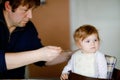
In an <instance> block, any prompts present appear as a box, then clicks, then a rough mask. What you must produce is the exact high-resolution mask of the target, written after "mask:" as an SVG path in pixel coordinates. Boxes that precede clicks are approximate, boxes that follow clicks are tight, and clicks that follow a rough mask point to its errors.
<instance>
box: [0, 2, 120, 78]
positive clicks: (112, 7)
mask: <svg viewBox="0 0 120 80" xmlns="http://www.w3.org/2000/svg"><path fill="white" fill-rule="evenodd" d="M41 1H42V2H43V4H42V5H41V6H40V7H38V8H37V9H35V10H34V11H33V18H32V21H33V23H34V24H35V26H36V28H37V30H38V33H39V37H40V39H41V40H42V43H43V44H44V45H55V46H61V47H62V48H63V49H64V50H75V49H77V47H76V45H75V43H74V40H73V33H74V31H75V29H76V28H78V27H79V26H81V25H83V24H91V25H94V26H96V28H97V29H98V31H99V33H100V38H101V47H100V51H101V52H103V53H105V54H108V55H111V56H115V57H116V58H117V63H116V68H118V69H120V49H119V48H120V41H119V40H120V31H119V30H120V0H41ZM0 2H1V0H0ZM65 65H66V62H64V63H61V64H58V65H53V66H49V67H48V66H47V67H38V66H35V65H33V64H32V65H29V66H27V69H26V71H27V72H26V78H31V79H40V78H46V80H47V79H48V80H59V77H60V74H61V72H62V69H63V67H64V66H65ZM42 80H45V79H42Z"/></svg>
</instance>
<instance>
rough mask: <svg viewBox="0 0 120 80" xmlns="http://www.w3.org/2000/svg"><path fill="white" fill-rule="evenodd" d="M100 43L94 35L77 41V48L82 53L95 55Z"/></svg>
mask: <svg viewBox="0 0 120 80" xmlns="http://www.w3.org/2000/svg"><path fill="white" fill-rule="evenodd" d="M99 43H100V41H99V40H98V38H97V35H96V34H92V35H90V36H88V37H86V38H85V39H84V40H81V39H80V40H79V45H80V46H79V47H80V49H81V50H82V52H83V53H95V52H96V51H97V50H98V49H99V45H100V44H99Z"/></svg>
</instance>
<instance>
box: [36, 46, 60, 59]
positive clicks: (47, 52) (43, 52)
mask: <svg viewBox="0 0 120 80" xmlns="http://www.w3.org/2000/svg"><path fill="white" fill-rule="evenodd" d="M38 51H39V52H40V58H41V59H40V60H43V61H52V60H54V59H55V58H56V57H57V56H59V55H60V53H61V51H62V49H61V48H60V47H56V46H46V47H43V48H40V49H38Z"/></svg>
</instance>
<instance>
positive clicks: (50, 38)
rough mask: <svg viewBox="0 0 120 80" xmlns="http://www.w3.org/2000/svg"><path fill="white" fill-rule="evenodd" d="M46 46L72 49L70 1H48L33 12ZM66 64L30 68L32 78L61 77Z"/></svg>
mask: <svg viewBox="0 0 120 80" xmlns="http://www.w3.org/2000/svg"><path fill="white" fill-rule="evenodd" d="M32 21H33V22H34V24H35V26H36V28H37V30H38V33H39V37H40V38H41V40H42V43H43V44H44V45H56V46H61V47H62V48H63V49H64V50H68V49H70V23H69V0H46V4H45V5H42V6H40V7H38V8H37V9H36V10H34V12H33V19H32ZM65 64H66V63H62V64H59V65H54V66H50V67H42V68H40V67H38V66H35V65H30V66H29V72H30V73H29V77H30V78H44V77H46V78H52V77H59V76H60V73H61V71H62V69H63V67H64V65H65Z"/></svg>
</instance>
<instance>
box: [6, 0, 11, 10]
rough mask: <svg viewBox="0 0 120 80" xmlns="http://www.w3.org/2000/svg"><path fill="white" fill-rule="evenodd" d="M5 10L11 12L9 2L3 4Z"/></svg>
mask: <svg viewBox="0 0 120 80" xmlns="http://www.w3.org/2000/svg"><path fill="white" fill-rule="evenodd" d="M5 10H6V11H12V7H11V5H10V2H9V1H6V2H5Z"/></svg>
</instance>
